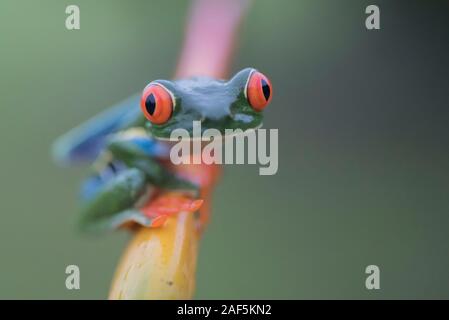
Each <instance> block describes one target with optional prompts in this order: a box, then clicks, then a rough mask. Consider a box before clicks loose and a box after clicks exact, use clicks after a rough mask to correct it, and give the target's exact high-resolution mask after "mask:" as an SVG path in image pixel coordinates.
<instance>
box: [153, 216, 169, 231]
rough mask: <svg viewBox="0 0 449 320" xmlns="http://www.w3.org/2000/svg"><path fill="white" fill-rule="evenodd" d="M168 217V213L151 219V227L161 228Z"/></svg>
mask: <svg viewBox="0 0 449 320" xmlns="http://www.w3.org/2000/svg"><path fill="white" fill-rule="evenodd" d="M167 219H168V216H167V215H162V216H158V217H156V218H154V219H152V220H151V224H150V227H151V228H160V227H162V226H163V225H164V224H165V222H166V221H167Z"/></svg>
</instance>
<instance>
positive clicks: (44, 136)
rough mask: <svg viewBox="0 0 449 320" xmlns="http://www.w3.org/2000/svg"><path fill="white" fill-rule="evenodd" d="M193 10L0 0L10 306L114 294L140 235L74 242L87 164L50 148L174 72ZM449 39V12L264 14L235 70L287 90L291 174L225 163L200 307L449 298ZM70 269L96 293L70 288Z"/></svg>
mask: <svg viewBox="0 0 449 320" xmlns="http://www.w3.org/2000/svg"><path fill="white" fill-rule="evenodd" d="M69 4H78V5H79V6H80V9H81V30H79V31H67V30H66V29H65V18H66V15H65V12H64V11H65V7H66V6H67V5H69ZM188 4H189V3H188V2H187V1H181V0H180V1H162V0H160V1H118V0H101V1H87V0H77V1H56V0H53V1H50V0H40V1H31V0H28V1H17V0H2V1H1V2H0V110H1V117H0V141H1V142H0V143H1V146H2V148H1V152H0V159H1V160H0V161H1V165H0V173H1V175H0V195H1V196H0V197H1V198H0V199H1V201H0V214H1V216H0V298H27V299H31V298H33V299H34V298H41V299H48V298H59V299H81V298H84V299H103V298H106V297H107V291H108V288H109V282H110V280H111V277H112V274H113V271H114V269H115V266H116V263H117V261H118V259H119V257H120V255H121V253H122V251H123V249H124V247H125V245H126V243H127V241H128V240H129V235H127V234H125V233H113V234H109V235H106V236H102V237H99V238H92V237H86V236H83V235H80V234H77V233H76V231H75V229H74V228H73V222H74V220H75V217H76V214H77V194H78V184H79V182H80V181H81V179H82V177H83V176H84V174H85V173H86V168H75V169H61V168H58V167H56V166H55V165H54V164H53V163H52V160H51V158H50V146H51V143H52V141H53V140H54V139H55V138H56V137H57V136H58V135H59V134H62V133H63V132H65V131H66V130H67V129H69V128H71V127H73V126H75V125H77V124H78V123H80V122H82V121H84V120H85V119H87V118H89V117H90V116H92V115H94V114H96V113H98V112H99V111H101V110H103V109H104V108H106V107H107V106H109V105H111V104H113V103H114V102H116V101H118V100H121V99H122V98H125V97H127V96H129V95H131V94H133V93H135V92H137V91H139V90H140V89H141V88H143V87H144V86H145V84H146V83H148V82H149V81H151V80H152V79H155V78H167V77H170V76H171V74H172V73H173V71H174V68H175V65H176V59H177V57H178V53H179V50H180V46H181V42H182V37H183V29H184V24H185V16H186V12H187V10H188ZM368 4H377V5H379V7H380V10H381V30H379V31H367V30H366V29H365V26H364V21H365V17H366V15H365V13H364V11H365V7H366V6H367V5H368ZM448 40H449V4H448V2H447V1H380V0H376V1H370V2H367V1H347V0H342V1H331V0H327V1H324V0H319V1H318V0H301V1H290V0H281V1H278V0H277V1H270V0H256V1H254V4H253V6H252V8H251V10H250V12H249V14H248V17H247V19H246V20H245V21H244V23H243V25H242V28H241V31H240V44H239V47H238V50H237V54H236V57H235V60H234V62H233V72H234V71H237V70H239V69H241V68H243V67H246V66H254V67H256V68H259V69H260V70H263V72H264V73H266V74H267V75H269V76H270V78H271V80H272V82H273V85H274V88H275V97H274V99H273V103H272V105H271V106H270V107H269V108H268V109H267V111H266V119H265V122H264V124H265V127H266V128H277V129H279V136H280V141H279V144H280V145H279V171H278V174H277V175H275V176H259V175H258V168H257V166H237V165H235V166H226V168H225V175H224V177H223V180H222V181H221V183H220V184H219V186H218V187H217V190H216V193H215V201H214V210H213V221H212V224H211V225H210V227H209V228H208V230H207V232H206V234H205V236H204V238H203V240H202V242H201V251H200V256H199V265H198V273H197V294H196V298H207V299H209V298H224V299H227V298H254V299H259V298H288V299H306V298H337V299H339V298H363V299H365V298H367V299H371V298H373V299H374V298H449V250H448V249H449V162H448V160H449V150H448V146H449V141H448V140H449V128H448V120H449V111H448V107H449V61H448V58H449V47H448ZM69 264H76V265H78V266H80V269H81V290H78V291H68V290H67V289H66V288H65V277H66V275H65V267H66V266H67V265H69ZM369 264H375V265H378V266H379V267H380V269H381V289H380V290H377V291H368V290H366V289H365V285H364V283H365V277H366V275H365V273H364V271H365V267H366V266H367V265H369Z"/></svg>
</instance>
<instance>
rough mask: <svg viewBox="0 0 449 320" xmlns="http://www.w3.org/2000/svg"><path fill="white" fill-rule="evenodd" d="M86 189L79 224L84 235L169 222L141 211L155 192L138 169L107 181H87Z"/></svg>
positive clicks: (121, 172)
mask: <svg viewBox="0 0 449 320" xmlns="http://www.w3.org/2000/svg"><path fill="white" fill-rule="evenodd" d="M116 170H117V169H116ZM102 179H106V181H101V180H102ZM98 181H99V182H98ZM84 189H85V190H84V198H85V199H84V204H83V208H82V214H81V220H80V227H81V229H82V230H83V231H95V232H101V231H106V230H113V229H117V228H119V227H121V226H124V225H127V224H134V223H137V224H139V225H142V226H145V227H158V226H161V225H162V224H163V223H164V221H165V219H166V218H167V217H166V215H163V214H162V215H153V216H151V217H150V216H147V215H145V214H144V212H143V211H142V210H141V208H142V206H143V204H145V203H146V202H147V200H148V199H149V198H150V197H151V194H152V190H153V189H152V188H151V187H150V186H149V185H148V183H147V181H146V178H145V174H144V173H143V172H142V171H140V170H138V169H135V168H126V169H120V170H119V171H115V172H114V173H113V175H112V176H108V177H102V176H101V174H96V175H93V176H91V177H89V178H88V179H87V180H86V182H85V188H84Z"/></svg>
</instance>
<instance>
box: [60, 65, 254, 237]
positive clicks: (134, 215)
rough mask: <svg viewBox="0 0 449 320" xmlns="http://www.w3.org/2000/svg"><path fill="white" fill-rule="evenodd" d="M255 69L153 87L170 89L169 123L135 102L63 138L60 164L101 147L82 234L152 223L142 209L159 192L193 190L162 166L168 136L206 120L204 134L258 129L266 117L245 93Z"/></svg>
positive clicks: (84, 210)
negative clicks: (153, 117)
mask: <svg viewBox="0 0 449 320" xmlns="http://www.w3.org/2000/svg"><path fill="white" fill-rule="evenodd" d="M254 71H255V69H252V68H247V69H244V70H242V71H240V72H239V73H237V74H236V75H235V76H234V77H233V78H231V79H230V80H229V81H222V80H216V79H211V78H205V77H199V78H191V79H184V80H176V81H168V80H156V81H154V82H152V83H153V84H154V83H158V84H159V85H162V86H164V87H166V88H167V89H168V90H170V91H171V92H172V93H173V95H174V98H175V101H176V102H175V107H174V110H173V113H172V116H171V118H170V119H169V120H168V122H166V123H165V124H162V125H154V124H151V123H150V122H149V121H147V120H146V119H145V117H144V116H143V114H142V113H141V112H138V111H137V109H136V108H138V109H140V108H139V100H138V99H139V98H138V97H137V99H136V98H131V99H130V100H127V101H126V102H124V103H122V104H120V105H118V106H116V107H114V108H113V109H112V110H111V111H108V112H106V113H104V114H102V115H100V116H97V117H96V118H95V119H93V120H90V121H89V122H87V123H86V124H84V125H82V126H80V127H79V128H75V129H73V130H72V131H70V132H69V133H68V134H66V135H65V136H62V137H61V138H60V139H59V140H58V141H57V142H56V144H55V146H54V155H55V157H56V159H57V160H58V161H59V162H63V163H70V162H75V160H77V159H86V160H89V156H90V155H91V154H95V153H92V150H94V151H96V149H95V148H94V147H96V148H98V147H97V145H99V146H100V148H101V150H102V151H101V152H99V155H98V156H97V158H96V160H95V162H94V164H93V166H92V175H91V176H90V177H88V178H87V179H86V183H85V187H86V186H87V187H86V188H85V189H86V190H87V191H86V190H85V191H86V192H84V203H83V208H82V215H81V220H80V222H81V223H80V225H81V227H82V229H83V230H85V231H104V230H110V229H115V228H117V227H119V226H121V225H123V224H125V223H127V222H130V221H131V222H136V223H139V224H141V225H144V226H151V225H152V222H153V221H152V219H151V218H149V217H147V216H144V215H143V214H142V212H141V211H140V210H139V209H140V208H141V207H142V205H143V204H144V203H145V200H146V199H148V197H149V196H150V195H151V194H152V192H153V191H154V187H157V188H159V189H161V188H162V189H176V190H190V191H193V192H196V191H197V186H195V185H193V184H192V183H190V182H188V181H185V180H182V179H181V178H179V177H177V176H175V175H174V174H173V173H172V172H170V171H169V170H168V169H167V168H166V167H165V166H164V165H163V164H162V163H161V159H165V158H166V157H167V156H168V154H167V152H166V151H165V152H163V151H161V150H163V149H164V147H166V145H165V143H164V142H162V141H158V140H165V139H168V138H169V137H170V134H171V132H172V131H173V130H174V129H178V128H182V129H185V130H187V131H188V132H189V133H190V134H191V135H193V128H192V122H193V121H201V128H202V130H203V131H204V130H206V129H211V128H213V129H218V130H219V131H220V132H221V133H224V130H225V129H242V130H247V129H255V128H258V127H260V126H261V124H262V113H261V112H257V111H255V110H254V109H253V108H252V107H251V106H250V105H249V103H248V101H247V98H246V92H245V88H246V84H247V81H248V79H249V77H250V75H251V74H252V72H254ZM105 137H107V138H105ZM155 139H156V141H155ZM103 140H104V141H105V142H104V143H103V142H102V141H103ZM98 141H100V142H102V143H99V142H98ZM94 142H95V143H94ZM142 142H143V144H144V145H145V146H144V147H142ZM92 145H94V147H92ZM149 146H150V147H149Z"/></svg>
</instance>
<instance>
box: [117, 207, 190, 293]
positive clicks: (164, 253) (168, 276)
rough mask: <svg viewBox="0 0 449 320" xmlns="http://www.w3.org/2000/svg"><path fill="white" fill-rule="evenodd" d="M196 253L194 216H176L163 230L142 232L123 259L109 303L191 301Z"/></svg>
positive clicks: (141, 230)
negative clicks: (125, 301) (149, 300)
mask: <svg viewBox="0 0 449 320" xmlns="http://www.w3.org/2000/svg"><path fill="white" fill-rule="evenodd" d="M197 249H198V234H197V231H196V228H195V218H194V214H192V213H186V212H181V213H179V214H177V215H174V216H172V217H170V218H169V219H168V220H167V222H166V224H165V225H164V226H163V227H161V228H141V229H140V230H138V231H137V233H136V234H135V235H134V238H133V239H132V240H131V242H130V244H129V245H128V248H127V249H126V251H125V253H124V254H123V256H122V259H121V262H120V264H119V266H118V268H117V270H116V273H115V276H114V279H113V281H112V286H111V290H110V293H109V299H112V300H125V299H133V300H134V299H145V300H148V299H163V300H166V299H167V300H168V299H192V297H193V294H194V290H195V271H196V261H197Z"/></svg>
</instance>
